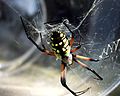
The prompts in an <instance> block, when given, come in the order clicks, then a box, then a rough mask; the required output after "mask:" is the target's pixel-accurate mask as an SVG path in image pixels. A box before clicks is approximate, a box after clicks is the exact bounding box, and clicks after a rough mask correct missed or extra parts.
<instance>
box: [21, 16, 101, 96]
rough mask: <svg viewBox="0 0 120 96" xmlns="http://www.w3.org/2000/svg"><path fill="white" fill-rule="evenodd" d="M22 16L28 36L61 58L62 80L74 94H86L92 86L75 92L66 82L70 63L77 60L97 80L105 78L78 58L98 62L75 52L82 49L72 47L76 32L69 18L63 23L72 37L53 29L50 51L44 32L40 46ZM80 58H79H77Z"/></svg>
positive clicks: (47, 51)
mask: <svg viewBox="0 0 120 96" xmlns="http://www.w3.org/2000/svg"><path fill="white" fill-rule="evenodd" d="M20 18H21V22H22V24H23V27H24V30H25V33H26V35H27V38H28V39H29V40H30V41H31V42H32V43H33V44H34V45H35V46H36V47H37V48H38V49H39V50H40V51H41V52H43V53H45V54H47V55H50V56H54V57H56V58H58V57H59V59H60V60H61V77H60V81H61V84H62V86H64V87H65V88H66V89H67V90H68V91H69V92H71V93H72V94H73V95H74V96H79V95H81V94H84V93H85V92H86V91H88V90H89V89H90V88H87V89H85V90H83V91H80V92H75V91H73V90H72V89H70V88H69V86H68V85H67V83H66V69H67V66H68V65H69V64H70V65H71V64H73V62H77V63H78V64H79V65H81V66H82V67H83V68H86V69H87V70H89V71H91V72H92V73H94V74H95V75H96V77H97V78H96V79H97V80H103V78H102V77H101V76H100V75H98V74H97V73H96V72H95V71H94V70H93V69H91V68H89V67H88V66H87V65H86V64H84V63H82V62H81V61H79V60H78V59H82V60H86V61H94V62H98V61H99V60H98V59H93V58H89V57H85V56H80V55H77V54H74V52H76V51H77V50H78V49H80V47H81V45H80V44H79V45H78V46H77V47H76V48H73V49H72V48H71V47H72V45H73V43H74V32H73V31H72V30H71V29H70V28H69V26H68V23H67V22H68V20H63V22H62V24H63V25H65V27H66V28H67V29H68V31H69V32H70V33H71V35H72V36H71V38H70V39H68V38H67V36H66V34H65V32H62V31H60V30H58V29H56V30H53V31H52V32H51V35H50V40H51V42H50V45H51V47H52V51H49V50H47V49H46V47H45V46H44V44H43V39H42V34H41V33H40V38H41V45H42V47H40V46H39V45H38V44H37V43H36V42H35V41H34V40H33V39H32V38H31V36H30V35H29V34H28V30H27V29H26V25H25V22H24V21H25V20H24V18H23V17H20ZM77 58H78V59H77Z"/></svg>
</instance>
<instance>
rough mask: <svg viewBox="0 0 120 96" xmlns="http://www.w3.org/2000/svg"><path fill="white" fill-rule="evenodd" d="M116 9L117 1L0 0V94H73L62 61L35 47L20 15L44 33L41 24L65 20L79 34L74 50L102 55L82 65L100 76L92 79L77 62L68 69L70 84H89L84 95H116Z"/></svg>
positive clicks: (119, 53) (119, 78)
mask: <svg viewBox="0 0 120 96" xmlns="http://www.w3.org/2000/svg"><path fill="white" fill-rule="evenodd" d="M119 9H120V1H118V0H95V1H94V0H64V1H63V2H61V0H12V1H11V0H1V1H0V76H1V79H0V96H72V95H71V94H70V93H69V92H68V91H67V90H66V89H64V88H63V87H62V86H61V84H60V81H59V78H60V61H56V59H55V58H54V57H50V56H47V55H44V54H42V53H41V52H40V51H39V50H37V49H36V48H35V46H34V45H33V44H32V43H31V42H30V41H29V40H28V39H27V37H26V34H25V32H24V29H23V26H22V24H21V21H20V17H19V16H23V17H24V18H25V19H26V20H28V21H29V22H30V23H31V24H33V25H34V26H35V27H36V28H37V29H38V30H39V31H40V32H41V33H42V34H43V35H46V31H45V30H46V29H45V26H44V23H45V22H50V21H57V22H55V23H60V22H62V20H63V19H66V18H67V19H68V20H69V21H70V23H71V24H72V25H73V26H74V27H75V28H77V27H78V29H79V30H80V34H81V36H82V37H83V38H82V40H81V43H82V44H84V45H83V46H82V47H81V49H80V51H78V52H77V54H82V55H84V56H88V57H92V58H98V59H100V60H101V61H100V62H98V63H91V62H85V63H86V64H88V65H89V66H90V67H91V68H93V69H95V70H96V71H97V73H99V74H100V75H101V76H102V77H103V78H104V80H103V81H102V82H101V81H96V80H94V79H93V78H91V77H92V76H93V74H91V73H90V72H88V71H87V70H85V69H82V68H81V67H79V66H77V65H75V67H73V68H71V70H69V71H68V75H67V82H68V85H69V86H70V87H71V88H72V89H74V90H76V91H80V90H84V89H86V88H87V87H91V89H90V90H89V91H88V92H86V93H85V94H83V96H119V95H120V86H119V85H120V31H119V29H120V20H119V17H120V10H119ZM72 30H74V29H72ZM75 32H76V31H75ZM76 34H78V33H77V32H76ZM78 37H80V36H75V40H76V42H79V41H78ZM39 44H40V41H39ZM106 57H107V58H106ZM83 62H84V61H83Z"/></svg>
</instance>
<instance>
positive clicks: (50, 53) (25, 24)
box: [20, 16, 55, 56]
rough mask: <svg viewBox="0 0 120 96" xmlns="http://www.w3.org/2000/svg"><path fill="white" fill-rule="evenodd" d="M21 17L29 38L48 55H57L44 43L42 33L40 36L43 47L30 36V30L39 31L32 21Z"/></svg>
mask: <svg viewBox="0 0 120 96" xmlns="http://www.w3.org/2000/svg"><path fill="white" fill-rule="evenodd" d="M20 19H21V22H22V25H23V27H24V30H25V33H26V35H27V38H28V39H29V40H30V41H31V42H32V43H33V44H34V45H35V46H36V47H37V48H38V49H39V50H40V51H41V52H44V53H46V54H47V55H52V56H55V55H54V52H50V51H49V50H47V49H46V48H45V46H44V44H43V40H42V35H41V33H40V38H41V44H42V47H43V48H41V47H40V46H39V45H38V44H37V43H36V42H35V41H34V40H33V39H32V38H31V36H30V34H29V31H35V32H37V31H38V30H37V29H36V28H35V27H34V26H33V25H32V24H30V22H28V21H27V20H25V19H24V18H23V17H21V16H20Z"/></svg>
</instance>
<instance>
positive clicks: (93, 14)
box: [28, 0, 120, 96]
mask: <svg viewBox="0 0 120 96" xmlns="http://www.w3.org/2000/svg"><path fill="white" fill-rule="evenodd" d="M119 9H120V1H118V0H95V1H94V2H93V5H92V7H91V8H90V10H89V11H88V12H87V13H86V15H85V16H84V18H83V19H82V21H81V22H80V23H79V25H78V26H76V27H75V28H72V30H73V31H76V30H77V29H79V30H80V29H81V27H83V29H84V30H82V31H81V30H80V34H81V35H82V36H83V38H84V39H82V41H81V43H82V44H84V45H82V47H81V49H80V51H78V52H77V54H80V55H81V54H82V55H84V56H88V57H92V58H97V59H100V62H98V63H94V62H92V63H91V62H84V63H86V64H87V65H89V66H90V67H91V68H93V69H95V70H96V71H97V73H99V74H100V75H101V76H102V77H103V79H104V80H103V81H102V82H99V81H95V80H94V79H93V78H91V77H90V76H93V74H91V73H90V72H88V71H86V70H84V69H82V68H80V67H79V66H77V67H75V68H72V72H71V71H69V72H68V79H67V80H68V84H70V86H72V87H73V88H74V89H77V90H78V91H79V90H83V89H86V88H87V87H92V88H91V89H90V90H89V91H88V92H87V93H85V95H83V96H104V95H107V94H108V93H109V92H111V91H112V90H113V89H114V88H115V85H118V84H119V81H120V70H119V69H120V32H119V29H120V21H119V17H120V11H119ZM39 14H40V13H39ZM39 14H38V15H39ZM39 18H40V17H39V16H35V18H34V19H33V22H32V23H33V25H31V24H28V25H30V26H35V27H36V28H37V29H39V31H40V32H42V33H43V35H44V34H46V33H45V32H46V30H45V28H44V27H42V28H43V29H42V31H41V25H42V24H41V23H40V22H38V19H39ZM86 20H89V21H88V22H87V23H86V22H85V21H86ZM39 23H40V25H39ZM87 25H89V27H88V28H87V30H86V27H85V26H87ZM39 31H37V32H38V33H39ZM86 31H87V32H86ZM32 32H33V31H32ZM31 34H32V33H31ZM32 36H33V37H34V38H35V40H36V34H33V35H32ZM76 36H78V37H75V39H76V41H78V38H79V37H80V36H79V35H78V34H77V35H76ZM37 38H38V37H37ZM70 69H71V68H70ZM73 73H74V75H72V74H73ZM75 74H77V75H75ZM69 81H70V82H69ZM66 94H67V93H66Z"/></svg>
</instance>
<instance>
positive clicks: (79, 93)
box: [61, 62, 90, 96]
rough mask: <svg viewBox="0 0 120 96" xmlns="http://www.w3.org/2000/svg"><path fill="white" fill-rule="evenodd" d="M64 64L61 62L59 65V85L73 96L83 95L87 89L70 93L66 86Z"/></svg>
mask: <svg viewBox="0 0 120 96" xmlns="http://www.w3.org/2000/svg"><path fill="white" fill-rule="evenodd" d="M66 68H67V67H66V64H65V63H64V62H62V64H61V84H62V86H64V87H65V88H66V89H67V90H69V91H70V92H71V93H72V94H73V95H74V96H80V95H82V94H84V93H85V92H87V91H88V90H89V89H90V88H87V89H85V90H83V91H80V92H74V91H72V90H71V89H70V88H69V87H68V85H67V84H66V78H65V77H66Z"/></svg>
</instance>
